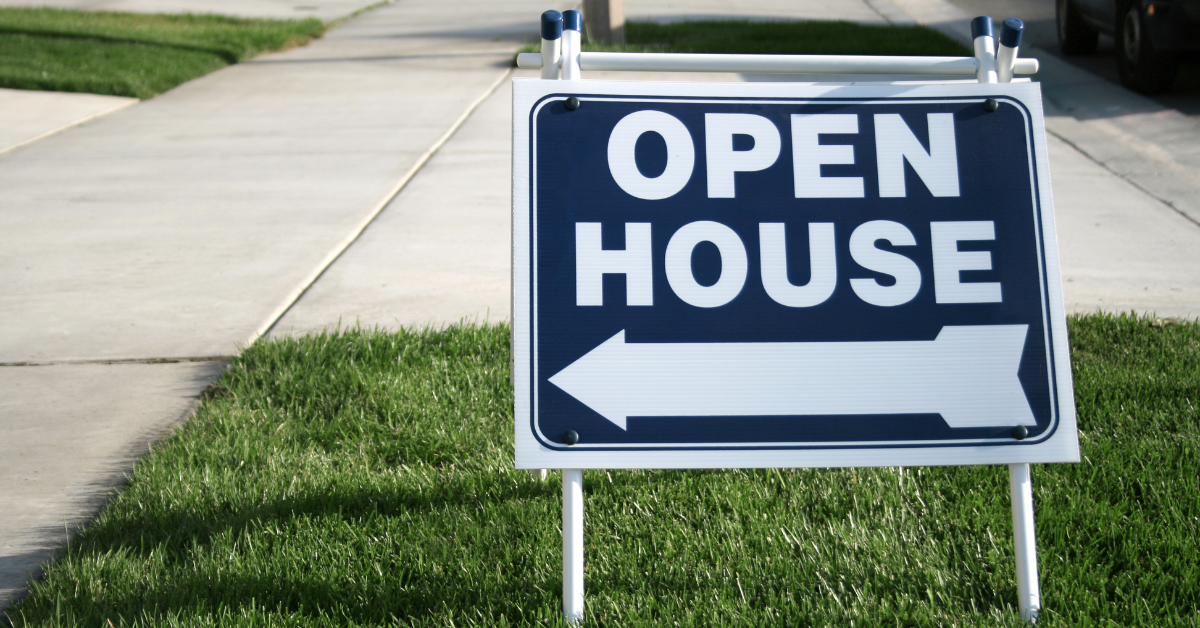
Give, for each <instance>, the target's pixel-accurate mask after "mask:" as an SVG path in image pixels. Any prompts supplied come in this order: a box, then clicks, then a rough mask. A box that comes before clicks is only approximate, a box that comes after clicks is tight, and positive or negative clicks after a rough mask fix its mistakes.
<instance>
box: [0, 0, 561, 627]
mask: <svg viewBox="0 0 1200 628" xmlns="http://www.w3.org/2000/svg"><path fill="white" fill-rule="evenodd" d="M545 8H546V7H545V6H544V5H543V4H541V3H533V2H509V3H505V4H504V5H502V6H496V5H494V4H493V3H487V2H481V1H476V2H471V1H463V2H458V3H455V4H445V3H442V4H437V5H430V4H422V3H415V2H404V3H398V4H393V5H387V6H383V7H381V8H379V9H376V10H374V11H371V12H369V13H366V14H364V15H361V16H359V17H357V18H354V19H351V20H349V21H347V22H345V23H344V24H343V25H342V26H341V27H340V28H337V29H335V30H333V31H331V32H330V33H329V34H328V35H327V36H326V37H324V38H323V39H321V40H318V41H316V42H314V43H313V44H312V45H310V46H308V47H305V48H301V49H296V50H291V51H288V52H285V53H280V54H273V55H266V56H263V57H259V58H257V59H254V60H253V61H251V62H248V63H242V64H238V65H234V66H231V67H228V68H225V69H223V70H220V71H218V72H216V73H213V74H211V75H208V76H206V77H204V78H201V79H198V80H196V81H193V82H191V83H188V84H185V85H183V86H180V87H179V88H177V89H174V90H172V91H170V92H168V93H166V94H163V95H162V96H159V97H156V98H154V99H151V100H148V101H145V102H143V103H141V104H139V105H138V106H136V107H133V108H131V109H125V110H122V111H119V112H117V113H114V114H111V115H109V116H107V117H104V118H100V119H96V120H93V121H91V122H88V123H86V124H82V125H80V126H77V127H74V128H71V129H69V130H67V131H65V132H62V133H58V134H56V135H53V136H51V137H48V138H46V139H43V140H40V141H37V142H35V143H32V144H29V145H26V146H23V147H20V148H17V149H15V150H12V151H9V152H7V153H4V154H0V186H3V189H4V190H5V194H4V195H3V197H0V233H3V234H4V236H3V238H4V240H3V247H0V269H2V270H3V272H4V275H5V281H6V284H5V287H6V290H5V291H4V292H3V293H2V294H0V316H3V318H4V320H5V326H4V328H3V329H2V330H0V399H3V400H4V402H3V404H0V443H3V449H0V461H2V462H0V477H2V478H3V480H4V482H5V490H4V491H2V492H0V511H2V512H4V513H6V516H5V517H4V518H2V519H0V603H6V602H7V600H8V599H10V598H11V597H12V596H13V595H15V594H17V593H18V592H19V591H21V590H23V588H24V584H25V576H26V573H27V572H28V573H36V572H37V565H38V564H39V563H40V562H41V561H44V560H46V559H47V558H49V557H50V556H51V553H52V552H53V551H54V550H55V548H56V547H58V545H59V544H60V543H61V541H62V540H63V538H64V537H63V534H64V531H65V530H69V529H72V528H74V527H75V526H77V525H79V524H80V523H82V522H83V521H85V520H86V519H87V518H88V517H90V516H92V515H94V513H95V512H96V510H97V509H98V508H99V506H100V505H101V504H102V503H103V501H104V499H105V497H106V495H108V494H109V492H110V491H111V490H112V488H113V487H115V486H119V485H120V483H121V482H122V478H123V474H124V473H126V472H128V471H129V469H130V467H131V464H132V460H133V457H134V456H135V455H136V454H137V453H138V452H141V451H145V446H146V444H147V443H148V442H150V441H152V440H153V439H156V438H158V437H160V436H161V435H162V434H163V433H165V431H167V430H169V428H170V426H171V425H174V424H177V423H178V422H179V421H180V420H181V419H182V418H184V417H185V416H186V414H187V413H188V412H190V410H191V408H193V407H194V404H195V400H196V396H197V394H198V393H199V391H200V390H201V389H203V388H204V386H205V385H207V383H208V382H210V381H211V380H212V378H213V377H215V376H216V374H217V373H218V372H219V370H220V367H221V364H222V360H223V359H224V357H225V356H229V355H232V354H234V353H236V352H237V351H238V350H239V347H240V346H243V345H244V344H245V343H248V342H251V341H252V340H253V339H254V338H256V337H258V335H260V334H261V333H262V332H263V331H264V330H266V329H268V328H269V327H270V326H271V325H272V324H273V323H274V322H275V320H276V319H277V318H278V317H279V315H280V314H282V313H283V312H284V311H285V310H286V309H287V307H288V306H289V305H290V304H291V303H292V301H294V300H295V298H296V297H297V296H299V295H300V294H301V293H302V292H303V290H304V289H305V288H307V287H308V286H309V284H310V283H311V282H312V280H313V278H314V277H315V276H316V275H317V274H319V272H320V270H321V269H322V268H323V267H324V265H325V264H327V263H328V261H329V260H331V259H333V258H334V257H335V256H336V255H337V254H338V253H339V252H340V251H341V250H342V249H343V248H344V247H345V246H346V245H347V244H348V243H349V242H351V241H352V240H353V238H354V236H355V235H356V233H357V231H358V230H360V229H361V228H362V227H363V226H364V225H365V224H366V222H367V221H368V220H369V219H370V218H371V217H372V215H373V214H374V213H375V212H376V211H377V210H378V209H380V208H382V207H383V206H384V205H385V204H386V203H387V202H388V201H389V200H390V199H391V197H392V196H393V195H394V194H395V192H396V190H397V189H398V188H399V186H400V185H401V184H402V183H403V182H404V181H406V180H407V179H408V178H409V177H411V175H412V173H414V172H415V171H416V170H417V169H418V168H419V166H420V165H421V164H423V163H424V161H425V160H427V159H428V157H429V155H430V154H431V150H432V149H433V148H434V147H435V146H437V145H438V144H439V143H440V142H441V141H444V139H445V138H446V137H448V134H449V133H450V132H451V131H452V130H453V129H454V128H456V127H457V125H459V124H461V122H462V121H463V120H465V118H466V116H467V114H468V113H469V112H470V111H471V110H472V109H473V108H474V107H475V106H476V105H477V104H478V103H479V102H481V100H482V99H483V98H484V97H485V96H486V95H487V94H489V93H491V91H492V90H494V89H496V88H497V87H499V86H500V85H501V84H502V83H503V81H504V79H505V78H506V77H507V75H508V73H509V66H510V65H511V59H512V53H513V52H514V51H515V50H516V48H517V47H518V46H519V45H521V44H523V43H525V42H526V41H530V40H534V39H536V38H537V21H536V18H537V15H538V14H539V13H540V12H541V11H542V10H544V9H545ZM560 8H564V9H565V8H567V7H560ZM530 16H532V17H530ZM460 187H461V186H460ZM501 237H502V238H504V239H506V238H507V236H506V235H503V236H501ZM504 277H505V278H507V272H505V274H504ZM16 513H19V515H18V514H16Z"/></svg>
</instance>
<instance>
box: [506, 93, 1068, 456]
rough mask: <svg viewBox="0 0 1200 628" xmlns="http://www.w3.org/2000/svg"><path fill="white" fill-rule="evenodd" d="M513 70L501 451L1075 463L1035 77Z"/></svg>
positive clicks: (1051, 214)
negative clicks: (543, 76)
mask: <svg viewBox="0 0 1200 628" xmlns="http://www.w3.org/2000/svg"><path fill="white" fill-rule="evenodd" d="M514 86H515V87H514V104H513V124H514V160H513V179H514V190H513V196H514V208H513V217H514V223H513V236H514V244H513V246H514V309H513V316H514V318H513V322H514V380H515V388H516V403H515V410H516V416H515V423H516V442H517V465H518V466H519V467H529V468H538V467H555V468H557V467H570V468H594V467H775V466H877V465H897V464H905V465H911V464H981V463H998V462H1057V461H1073V460H1077V459H1078V443H1077V438H1076V433H1075V422H1074V407H1073V404H1072V391H1071V379H1070V367H1069V361H1068V354H1067V348H1066V347H1067V345H1066V329H1065V318H1064V313H1063V307H1062V297H1061V288H1060V280H1059V276H1058V260H1057V250H1056V236H1055V233H1054V221H1053V211H1052V205H1051V196H1050V188H1049V177H1048V169H1047V165H1046V150H1045V140H1044V129H1043V126H1042V114H1041V103H1040V93H1039V92H1038V89H1037V86H1036V85H1033V84H1028V83H1027V84H1009V85H974V84H972V85H965V84H952V85H928V86H900V85H893V86H860V87H854V86H804V85H788V84H754V83H744V84H728V83H722V84H699V83H697V84H687V83H625V82H622V83H617V82H605V81H581V82H569V83H568V82H559V81H537V80H520V79H518V80H517V81H515V82H514Z"/></svg>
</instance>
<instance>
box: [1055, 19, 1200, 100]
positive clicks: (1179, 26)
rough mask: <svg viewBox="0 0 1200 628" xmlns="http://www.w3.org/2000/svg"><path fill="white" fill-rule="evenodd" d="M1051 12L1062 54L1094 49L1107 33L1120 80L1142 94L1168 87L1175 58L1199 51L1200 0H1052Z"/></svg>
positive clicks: (1173, 79)
mask: <svg viewBox="0 0 1200 628" xmlns="http://www.w3.org/2000/svg"><path fill="white" fill-rule="evenodd" d="M1056 13H1057V18H1058V43H1059V46H1061V47H1062V51H1063V54H1067V55H1077V54H1087V53H1089V52H1093V51H1094V50H1096V37H1097V36H1098V35H1099V34H1100V33H1104V34H1105V35H1110V36H1112V38H1113V39H1115V40H1116V44H1117V70H1118V71H1119V73H1120V75H1121V83H1122V84H1123V85H1125V86H1126V87H1128V88H1129V89H1132V90H1134V91H1136V92H1141V93H1143V94H1152V93H1157V92H1163V91H1166V90H1168V89H1170V88H1171V83H1173V82H1174V81H1175V73H1176V71H1178V69H1179V62H1180V60H1181V59H1182V58H1194V56H1195V54H1196V53H1197V52H1198V51H1200V0H1057V11H1056Z"/></svg>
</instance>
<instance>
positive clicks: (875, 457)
mask: <svg viewBox="0 0 1200 628" xmlns="http://www.w3.org/2000/svg"><path fill="white" fill-rule="evenodd" d="M568 85H570V84H567V83H564V82H561V81H549V80H539V79H523V78H517V79H514V80H513V169H512V172H513V229H512V235H513V269H514V273H513V350H514V363H513V374H514V386H515V392H516V397H515V413H516V414H515V416H516V417H517V420H516V421H515V424H516V427H515V437H516V441H515V444H516V466H517V468H521V469H543V468H571V469H614V468H624V469H667V468H793V467H817V468H822V467H885V466H938V465H981V464H1008V463H1046V462H1078V461H1079V444H1078V436H1077V428H1076V423H1075V406H1074V395H1073V387H1072V381H1071V370H1070V359H1069V355H1070V352H1069V347H1068V344H1067V330H1066V317H1065V310H1064V307H1063V298H1062V288H1061V275H1060V272H1059V257H1058V241H1057V236H1056V230H1055V222H1054V212H1053V198H1052V193H1051V188H1050V179H1049V168H1048V157H1047V149H1046V140H1045V124H1044V120H1043V118H1042V101H1041V91H1040V86H1039V85H1038V84H1036V83H1000V84H997V83H990V84H978V83H957V84H936V85H929V84H924V85H921V84H875V85H844V84H841V85H836V84H824V85H820V84H818V85H812V84H800V83H678V82H670V83H667V82H628V81H602V80H589V81H587V82H586V89H584V90H580V89H579V87H582V85H578V86H576V85H571V87H570V88H568ZM568 91H576V92H578V91H583V92H586V94H587V95H588V96H587V97H583V98H580V100H581V101H584V103H583V104H584V106H586V100H587V98H589V97H595V96H607V97H617V98H619V97H621V96H632V97H638V98H646V97H654V96H662V97H669V98H673V99H679V98H688V99H696V100H697V101H703V99H705V98H706V97H715V98H720V97H738V98H764V99H771V100H772V102H774V103H778V102H779V99H795V100H797V101H804V100H809V99H813V98H825V99H828V98H831V97H844V98H846V99H848V100H849V99H852V100H854V101H856V102H862V101H864V100H887V99H889V98H896V97H900V96H903V97H904V98H905V99H906V100H908V102H911V99H920V98H928V99H929V100H934V101H940V100H946V99H955V100H962V99H978V100H979V101H980V102H981V103H982V102H983V101H984V100H985V99H987V98H997V99H999V100H1007V99H1011V100H1013V101H1016V102H1019V103H1021V104H1022V105H1024V107H1023V108H1021V107H1018V109H1023V110H1028V112H1029V115H1026V124H1027V125H1028V126H1029V127H1031V131H1032V133H1031V135H1032V138H1033V147H1032V149H1033V150H1032V153H1031V155H1030V158H1031V159H1030V162H1031V166H1030V176H1031V177H1033V178H1035V179H1036V181H1037V185H1036V186H1034V189H1036V190H1037V192H1036V194H1038V195H1039V198H1037V199H1035V200H1036V201H1037V202H1036V204H1035V205H1036V206H1040V208H1041V214H1040V216H1039V217H1038V218H1039V220H1040V222H1041V227H1042V237H1043V242H1041V247H1042V249H1043V255H1042V259H1043V260H1044V261H1045V267H1044V269H1043V270H1044V272H1045V277H1046V283H1045V285H1044V286H1043V289H1044V294H1043V310H1044V316H1045V317H1046V325H1047V329H1048V330H1052V332H1053V333H1052V334H1051V335H1052V338H1053V340H1052V347H1053V352H1052V355H1053V361H1054V369H1053V372H1054V377H1055V381H1054V384H1055V387H1054V388H1055V390H1057V391H1058V398H1057V405H1058V410H1059V412H1058V417H1057V421H1058V425H1057V427H1056V428H1055V429H1054V433H1053V434H1052V435H1051V436H1050V438H1048V439H1046V440H1045V441H1043V442H1038V443H1029V444H1021V445H1013V444H1012V441H1007V443H1006V444H1005V445H1004V446H989V445H988V444H986V443H979V444H977V445H972V446H968V445H957V446H944V445H943V446H930V447H904V448H886V449H881V448H878V447H861V446H860V447H858V448H855V447H847V448H844V449H812V448H795V449H745V448H740V449H737V448H729V449H720V448H706V449H703V450H694V449H693V450H669V449H663V448H662V447H658V446H656V447H654V448H647V450H645V451H602V450H594V449H590V448H588V447H587V446H586V444H584V443H580V445H576V446H575V447H571V448H567V449H560V450H555V449H550V448H547V447H545V446H544V445H542V444H541V443H539V442H538V440H537V438H536V437H535V435H534V434H533V432H532V430H531V429H529V427H530V425H531V422H530V421H529V418H530V416H531V412H535V411H536V408H535V407H534V400H533V395H532V393H533V391H532V390H531V386H530V382H531V374H532V372H531V371H532V369H533V368H534V366H535V365H533V364H531V360H530V353H531V348H532V347H531V343H532V342H533V338H534V334H533V325H534V324H536V321H535V320H534V316H533V315H534V312H532V311H531V308H530V301H531V299H530V297H531V291H532V290H533V286H532V285H531V282H530V272H529V270H530V268H531V265H532V264H533V263H534V260H533V252H532V251H530V250H529V249H530V245H529V243H530V229H529V224H530V218H531V216H530V212H532V211H534V209H533V207H534V205H533V203H535V202H536V199H535V198H531V196H530V190H531V188H532V186H531V185H530V184H531V181H530V172H531V161H530V160H531V159H532V158H534V156H533V155H531V154H530V151H529V147H530V145H531V139H536V138H531V133H532V132H533V129H531V128H530V124H529V123H530V118H531V116H530V113H531V110H532V109H533V108H534V107H535V106H536V104H537V103H538V102H539V100H541V99H543V98H544V97H546V96H548V95H552V94H563V93H564V92H568ZM562 99H564V100H565V99H566V96H565V95H564V96H562ZM1039 263H1041V261H1040V260H1039ZM532 425H533V426H536V420H534V421H533V422H532ZM765 445H766V446H769V447H771V446H774V447H777V446H779V444H774V443H773V444H765ZM739 446H741V447H746V446H753V444H739ZM825 446H828V445H827V444H826V445H825Z"/></svg>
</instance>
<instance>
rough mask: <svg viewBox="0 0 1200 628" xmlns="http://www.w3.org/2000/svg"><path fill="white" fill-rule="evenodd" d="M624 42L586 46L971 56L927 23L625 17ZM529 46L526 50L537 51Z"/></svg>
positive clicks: (626, 49) (619, 49) (620, 49)
mask: <svg viewBox="0 0 1200 628" xmlns="http://www.w3.org/2000/svg"><path fill="white" fill-rule="evenodd" d="M625 42H626V43H625V44H624V45H620V46H601V45H597V44H590V43H586V44H584V45H583V49H584V50H596V51H616V52H708V53H725V54H739V53H740V54H792V55H801V54H804V55H817V54H822V55H931V56H971V51H970V50H968V49H967V48H966V47H965V46H963V45H962V44H959V43H958V42H956V41H954V40H952V39H950V38H949V37H946V36H945V35H943V34H941V33H939V32H937V31H935V30H933V29H930V28H926V27H924V26H873V25H866V24H856V23H854V22H748V21H745V20H724V21H696V22H676V23H672V24H658V23H654V22H626V23H625ZM539 49H540V48H539V46H537V45H534V46H527V47H526V48H523V49H522V51H523V52H536V51H537V50H539Z"/></svg>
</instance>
